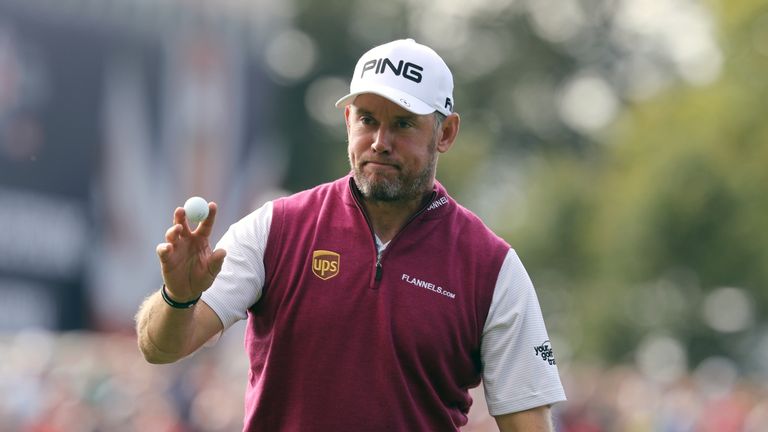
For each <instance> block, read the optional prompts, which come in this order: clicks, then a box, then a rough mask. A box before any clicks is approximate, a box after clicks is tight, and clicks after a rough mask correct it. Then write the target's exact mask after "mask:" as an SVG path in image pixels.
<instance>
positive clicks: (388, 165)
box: [362, 161, 400, 170]
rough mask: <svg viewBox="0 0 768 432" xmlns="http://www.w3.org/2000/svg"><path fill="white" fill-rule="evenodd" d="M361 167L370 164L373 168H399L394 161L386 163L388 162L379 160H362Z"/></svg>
mask: <svg viewBox="0 0 768 432" xmlns="http://www.w3.org/2000/svg"><path fill="white" fill-rule="evenodd" d="M362 166H363V167H366V166H370V167H372V168H373V169H395V170H398V169H400V168H399V167H398V166H397V165H396V164H394V163H388V162H381V161H364V162H363V163H362Z"/></svg>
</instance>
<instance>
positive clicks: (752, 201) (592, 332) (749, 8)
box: [510, 0, 768, 364]
mask: <svg viewBox="0 0 768 432" xmlns="http://www.w3.org/2000/svg"><path fill="white" fill-rule="evenodd" d="M712 7H713V8H714V10H716V11H717V12H718V14H719V15H718V20H719V21H718V22H719V30H720V43H721V46H722V48H723V52H724V53H725V57H724V63H723V68H722V72H721V75H720V76H719V79H718V80H717V81H716V82H714V83H712V84H710V85H707V86H706V87H693V86H676V87H674V88H670V89H668V90H667V91H665V92H663V93H661V94H659V95H658V96H657V97H654V98H652V99H650V100H648V101H645V102H638V103H634V104H629V105H628V106H627V107H626V110H625V111H624V113H623V114H622V115H621V117H620V119H619V120H618V121H617V122H616V123H615V125H614V127H613V128H612V129H611V130H610V131H609V133H608V134H606V135H605V136H604V137H602V138H601V139H600V141H602V142H603V143H604V144H605V146H603V147H602V148H601V149H600V150H598V151H596V154H597V156H595V157H590V158H588V159H584V158H580V159H576V160H574V159H573V158H572V157H563V156H561V155H555V156H553V159H554V161H550V162H549V163H548V164H546V165H542V166H540V167H539V169H537V170H536V171H535V172H534V173H533V174H532V176H533V177H532V180H531V181H530V184H531V185H532V189H531V190H530V191H529V193H528V196H529V197H530V200H531V205H530V207H531V208H532V210H531V212H530V213H531V218H529V219H528V220H527V222H526V223H525V224H524V225H522V226H521V227H520V228H519V229H517V230H516V231H515V232H513V233H510V237H514V238H515V239H516V240H518V243H519V244H520V245H521V247H522V248H524V249H525V250H526V252H528V258H530V260H529V261H528V263H529V267H532V268H533V269H534V270H533V274H534V275H535V274H536V273H537V271H543V270H545V269H554V270H556V271H557V272H560V273H562V274H564V275H565V276H566V277H567V278H568V279H569V280H571V281H572V282H573V285H572V288H571V289H572V290H574V291H576V292H578V294H579V295H578V296H577V298H578V301H577V304H576V305H575V307H574V310H573V311H572V312H573V313H574V314H576V316H577V317H578V318H574V319H578V320H579V321H580V322H581V323H582V324H583V327H578V328H579V330H580V331H583V332H584V333H586V334H587V335H588V337H587V338H585V339H580V340H583V341H584V344H582V345H581V346H580V347H578V348H579V349H580V352H581V353H582V354H586V353H596V354H599V355H600V356H602V357H604V358H610V359H626V358H627V356H629V355H631V354H632V350H633V349H634V347H635V346H636V345H637V342H638V340H639V338H640V337H641V336H642V335H643V334H645V333H646V332H648V331H653V330H663V331H665V332H669V333H672V334H674V335H675V336H676V337H678V338H679V339H680V340H682V341H683V344H684V345H686V346H688V348H689V354H690V356H691V357H690V360H691V362H692V364H696V363H698V361H700V360H702V359H703V358H704V357H707V356H711V355H728V356H731V357H733V358H735V359H736V360H739V361H741V362H742V364H743V363H744V362H745V361H746V360H747V359H746V356H745V355H742V354H741V352H740V351H739V350H740V349H743V345H744V344H748V343H749V339H750V338H753V337H754V334H753V332H751V331H749V330H750V329H751V328H755V327H756V326H753V327H751V328H745V329H744V330H742V331H736V332H718V331H715V330H713V329H711V328H709V327H707V326H706V322H704V321H703V320H702V318H701V305H702V299H703V298H704V297H705V296H706V294H707V293H708V292H711V291H713V290H714V289H717V288H719V287H723V286H734V287H739V288H743V289H744V290H745V291H746V292H747V293H748V295H749V296H750V298H752V299H754V305H753V306H754V312H755V313H754V316H756V317H764V316H765V312H766V309H768V292H767V291H766V290H765V287H766V285H768V270H767V269H768V233H766V230H765V221H766V220H767V217H768V199H766V196H767V195H768V194H766V192H768V170H766V169H765V163H766V161H768V144H767V143H768V125H767V124H766V123H765V121H764V119H763V111H764V108H765V106H766V99H767V97H768V84H767V83H766V82H765V80H764V79H763V78H762V77H763V76H764V75H763V74H764V73H766V72H767V71H768V4H766V2H765V1H758V0H753V1H745V2H737V3H733V2H724V1H721V2H715V3H712ZM682 275H685V277H682ZM658 280H668V281H670V282H671V283H672V286H673V290H674V291H675V292H677V293H678V294H679V295H681V296H682V298H683V299H684V301H685V302H686V307H683V308H681V309H674V308H672V307H671V306H670V304H668V303H665V302H666V301H667V300H668V299H667V298H665V297H663V296H661V297H658V298H656V301H655V302H652V303H651V307H654V308H657V309H658V311H661V315H662V316H661V317H660V318H658V319H656V320H655V321H651V322H649V321H648V320H643V319H642V314H643V310H642V306H643V305H642V304H641V303H639V302H638V301H637V300H638V299H639V298H642V297H643V295H644V294H643V292H648V287H649V284H652V282H653V281H658ZM544 289H546V287H544ZM650 292H651V293H652V291H650ZM674 311H676V312H677V313H678V314H680V315H682V316H677V317H670V316H663V314H664V312H674ZM722 313H724V314H725V313H729V311H728V310H723V311H722ZM680 318H682V319H680ZM760 319H761V318H758V320H760ZM757 324H759V325H765V322H764V321H762V322H759V323H757ZM572 336H573V335H572ZM736 341H741V342H744V343H741V344H740V343H736Z"/></svg>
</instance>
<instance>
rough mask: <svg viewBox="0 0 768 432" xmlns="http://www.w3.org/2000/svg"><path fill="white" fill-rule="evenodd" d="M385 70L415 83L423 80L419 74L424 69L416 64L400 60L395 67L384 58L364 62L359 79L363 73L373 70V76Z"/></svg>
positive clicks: (390, 61)
mask: <svg viewBox="0 0 768 432" xmlns="http://www.w3.org/2000/svg"><path fill="white" fill-rule="evenodd" d="M387 69H389V70H391V71H392V73H393V74H395V76H402V77H403V78H406V79H409V80H411V81H413V82H415V83H420V82H421V79H422V78H423V77H422V75H421V72H424V68H423V67H421V66H419V65H417V64H416V63H411V62H406V61H405V60H400V61H399V62H398V63H397V66H395V64H394V63H393V62H392V60H390V59H388V58H386V57H384V58H379V59H373V60H368V61H367V62H365V63H364V64H363V70H362V71H360V78H362V77H363V76H364V75H365V73H366V72H368V71H370V70H373V71H374V73H375V74H383V73H384V72H386V71H387Z"/></svg>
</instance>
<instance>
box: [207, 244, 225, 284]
mask: <svg viewBox="0 0 768 432" xmlns="http://www.w3.org/2000/svg"><path fill="white" fill-rule="evenodd" d="M226 256H227V251H225V250H224V249H216V250H215V251H213V253H211V257H210V259H209V261H208V272H209V273H211V276H213V277H214V278H215V277H216V275H218V274H219V272H220V271H221V266H223V265H224V258H225V257H226Z"/></svg>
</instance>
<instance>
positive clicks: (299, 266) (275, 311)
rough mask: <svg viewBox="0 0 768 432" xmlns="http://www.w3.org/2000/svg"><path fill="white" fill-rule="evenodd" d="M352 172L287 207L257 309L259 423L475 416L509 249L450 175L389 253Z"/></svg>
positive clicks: (431, 427)
mask: <svg viewBox="0 0 768 432" xmlns="http://www.w3.org/2000/svg"><path fill="white" fill-rule="evenodd" d="M359 200H360V198H359V197H358V193H357V191H356V188H355V187H354V186H353V182H352V180H351V178H350V177H345V178H342V179H340V180H337V181H335V182H333V183H328V184H324V185H320V186H318V187H316V188H314V189H311V190H308V191H304V192H301V193H298V194H296V195H293V196H291V197H287V198H282V199H278V200H276V201H275V202H274V209H273V216H272V225H271V228H270V233H269V238H268V242H267V248H266V251H265V256H264V264H265V268H266V282H265V285H264V290H263V293H262V297H261V299H260V300H259V301H258V302H257V303H256V304H255V305H254V306H253V307H252V308H251V310H250V311H249V314H248V327H247V331H246V340H245V343H246V349H247V352H248V355H249V358H250V373H249V382H248V388H247V391H246V398H245V403H246V407H245V411H246V414H245V427H244V430H247V431H268V432H273V431H301V432H307V431H321V432H329V431H356V432H357V431H366V432H374V431H451V430H458V428H459V427H460V426H462V425H464V424H466V423H467V412H468V411H469V407H470V405H471V404H472V399H471V398H470V396H469V394H468V392H467V389H469V388H472V387H475V386H477V385H478V384H479V382H480V372H481V370H480V369H481V365H480V342H481V334H482V330H483V325H484V323H485V319H486V317H487V315H488V309H489V307H490V304H491V299H492V296H493V289H494V286H495V284H496V279H497V276H498V273H499V269H500V268H501V265H502V263H503V261H504V257H505V256H506V254H507V252H508V250H509V245H507V244H506V243H505V242H504V241H503V240H501V239H500V238H499V237H497V236H496V235H495V234H493V233H492V232H491V231H490V230H489V229H488V228H487V227H486V226H485V225H484V224H483V223H482V222H481V221H480V220H479V219H478V218H477V217H476V216H475V215H473V214H472V213H471V212H469V211H468V210H466V209H464V208H463V207H461V206H459V205H458V204H457V203H456V202H455V201H454V200H453V199H452V198H450V197H449V196H448V194H447V193H446V191H445V189H443V187H442V186H441V185H440V184H436V186H435V190H434V193H433V198H432V201H431V203H430V204H428V205H427V206H425V207H424V208H423V209H422V210H421V211H420V212H419V213H417V214H416V216H414V217H413V218H412V219H411V220H410V222H408V224H407V225H406V226H405V227H404V228H403V229H402V231H401V232H400V233H399V234H398V235H397V236H396V237H395V238H394V239H392V241H391V242H390V243H389V245H388V246H387V248H386V249H385V251H384V253H383V255H382V257H381V260H380V262H377V252H376V246H375V241H374V236H373V233H372V230H371V228H370V225H369V223H368V221H367V217H366V215H365V213H364V211H363V210H362V207H361V205H360V201H359Z"/></svg>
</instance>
